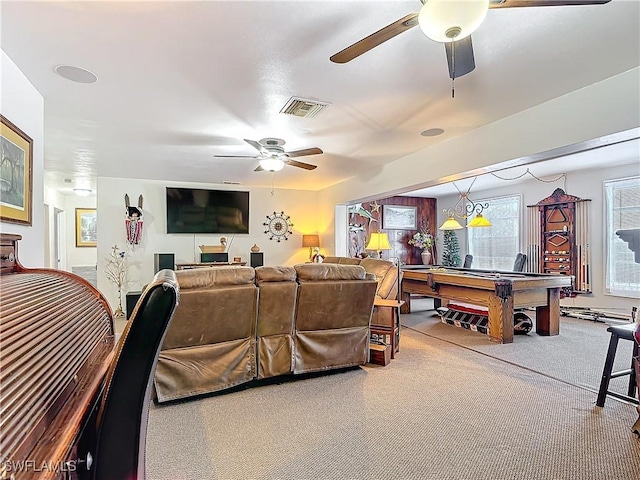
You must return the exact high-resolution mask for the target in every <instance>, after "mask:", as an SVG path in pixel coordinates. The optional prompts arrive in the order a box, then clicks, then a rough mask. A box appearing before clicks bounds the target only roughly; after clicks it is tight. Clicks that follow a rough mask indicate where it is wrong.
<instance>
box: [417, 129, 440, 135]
mask: <svg viewBox="0 0 640 480" xmlns="http://www.w3.org/2000/svg"><path fill="white" fill-rule="evenodd" d="M443 133H444V130H443V129H442V128H430V129H429V130H425V131H424V132H421V133H420V135H422V136H423V137H437V136H438V135H442V134H443Z"/></svg>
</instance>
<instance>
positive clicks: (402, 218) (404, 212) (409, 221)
mask: <svg viewBox="0 0 640 480" xmlns="http://www.w3.org/2000/svg"><path fill="white" fill-rule="evenodd" d="M417 213H418V208H417V207H407V206H404V205H383V206H382V228H383V229H397V230H416V229H417V228H418V221H417V217H418V215H417Z"/></svg>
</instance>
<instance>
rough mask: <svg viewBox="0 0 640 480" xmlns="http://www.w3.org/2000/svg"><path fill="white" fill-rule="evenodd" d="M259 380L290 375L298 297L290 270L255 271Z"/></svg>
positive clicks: (294, 277) (277, 268) (259, 269)
mask: <svg viewBox="0 0 640 480" xmlns="http://www.w3.org/2000/svg"><path fill="white" fill-rule="evenodd" d="M256 283H257V285H258V288H259V289H260V296H259V298H260V299H259V303H258V326H257V341H258V345H257V347H258V348H257V350H258V378H268V377H275V376H277V375H286V374H289V373H291V372H293V322H294V314H295V307H296V299H297V295H298V284H297V283H296V271H295V269H294V268H293V267H258V268H256Z"/></svg>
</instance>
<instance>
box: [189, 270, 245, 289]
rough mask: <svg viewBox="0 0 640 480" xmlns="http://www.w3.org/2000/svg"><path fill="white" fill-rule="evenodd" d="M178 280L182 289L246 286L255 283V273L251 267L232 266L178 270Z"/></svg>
mask: <svg viewBox="0 0 640 480" xmlns="http://www.w3.org/2000/svg"><path fill="white" fill-rule="evenodd" d="M176 278H177V279H178V284H179V285H180V288H181V289H186V288H209V287H215V286H220V285H245V284H248V283H253V281H254V278H255V273H254V270H253V268H251V267H240V266H234V265H230V266H227V267H209V268H194V269H191V270H178V271H177V272H176Z"/></svg>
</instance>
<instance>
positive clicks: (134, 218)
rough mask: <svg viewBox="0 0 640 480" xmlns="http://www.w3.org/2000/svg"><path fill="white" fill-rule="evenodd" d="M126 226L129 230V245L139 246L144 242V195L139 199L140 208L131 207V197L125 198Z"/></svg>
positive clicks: (126, 196)
mask: <svg viewBox="0 0 640 480" xmlns="http://www.w3.org/2000/svg"><path fill="white" fill-rule="evenodd" d="M124 204H125V206H126V210H125V221H124V223H125V226H126V229H127V243H128V244H129V245H139V244H140V240H142V224H143V221H142V195H140V196H139V197H138V206H137V207H132V206H130V205H129V195H126V194H125V196H124Z"/></svg>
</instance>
